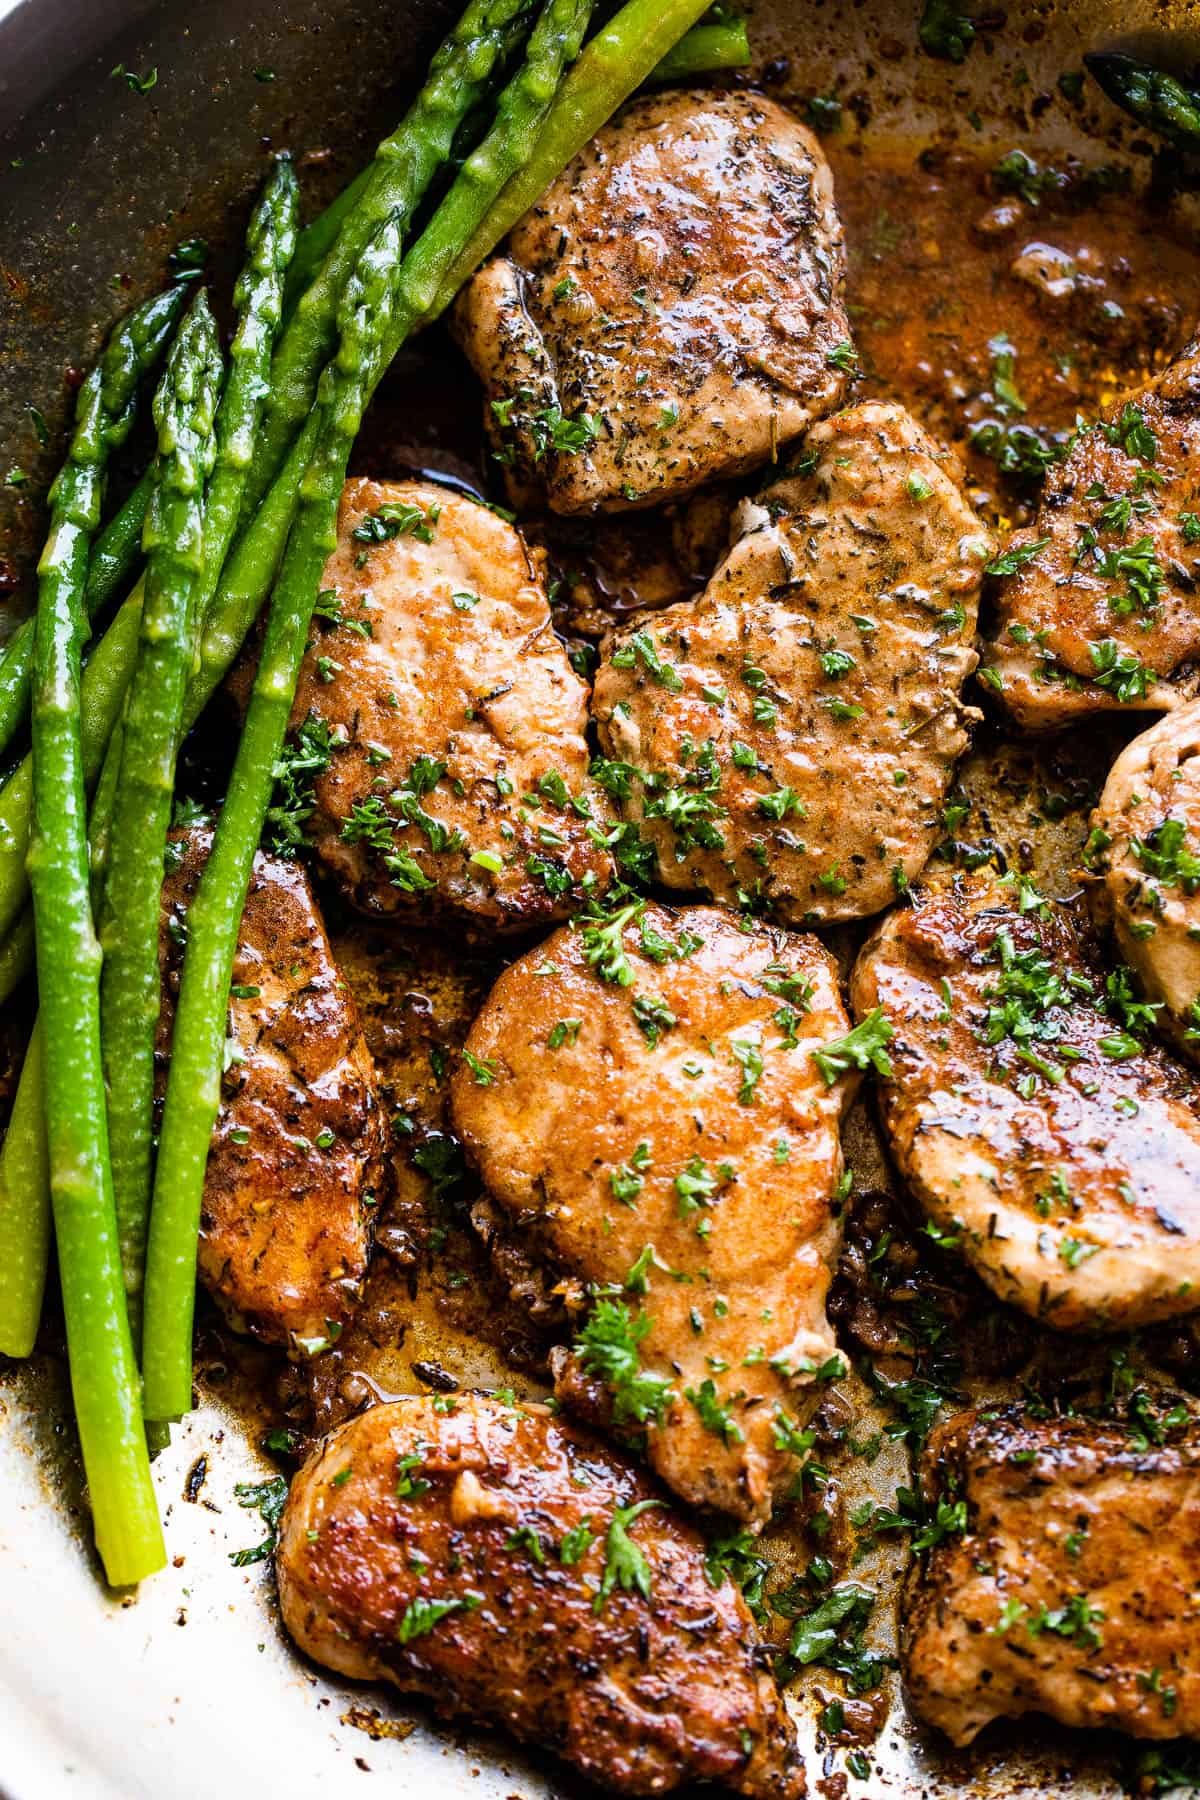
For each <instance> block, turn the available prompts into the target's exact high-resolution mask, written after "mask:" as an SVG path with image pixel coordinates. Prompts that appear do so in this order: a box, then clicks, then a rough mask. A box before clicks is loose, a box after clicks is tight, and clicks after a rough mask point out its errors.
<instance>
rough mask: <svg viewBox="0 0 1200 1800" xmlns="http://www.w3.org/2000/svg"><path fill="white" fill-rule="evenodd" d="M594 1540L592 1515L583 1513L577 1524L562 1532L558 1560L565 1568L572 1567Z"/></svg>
mask: <svg viewBox="0 0 1200 1800" xmlns="http://www.w3.org/2000/svg"><path fill="white" fill-rule="evenodd" d="M595 1541H596V1533H595V1532H594V1531H593V1530H592V1515H591V1513H585V1514H584V1516H583V1518H582V1519H580V1521H579V1523H578V1525H572V1527H571V1529H570V1531H566V1532H564V1533H563V1540H562V1543H561V1544H560V1545H559V1546H558V1560H559V1562H560V1563H562V1565H563V1567H564V1568H565V1569H573V1568H574V1567H575V1564H576V1563H580V1562H582V1561H583V1559H584V1557H585V1556H586V1555H587V1553H588V1551H589V1550H590V1549H591V1547H592V1545H593V1544H594V1543H595Z"/></svg>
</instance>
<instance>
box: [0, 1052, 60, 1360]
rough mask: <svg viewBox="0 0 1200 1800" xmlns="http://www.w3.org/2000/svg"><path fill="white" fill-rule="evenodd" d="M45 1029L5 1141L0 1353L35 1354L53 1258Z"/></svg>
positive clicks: (28, 1055) (24, 1073)
mask: <svg viewBox="0 0 1200 1800" xmlns="http://www.w3.org/2000/svg"><path fill="white" fill-rule="evenodd" d="M43 1080H44V1077H43V1056H42V1030H41V1026H40V1025H39V1024H37V1023H36V1022H35V1024H34V1027H33V1033H32V1035H31V1037H30V1039H29V1045H28V1048H27V1049H26V1051H25V1061H24V1063H23V1064H22V1067H21V1076H20V1080H19V1081H18V1083H17V1091H16V1095H15V1097H14V1099H13V1105H12V1111H11V1113H10V1114H9V1119H8V1129H7V1131H6V1132H5V1134H4V1144H3V1146H2V1147H0V1246H2V1248H3V1255H0V1355H2V1356H29V1355H30V1354H31V1352H32V1350H33V1345H34V1340H35V1338H36V1337H37V1329H38V1324H39V1322H40V1320H41V1316H42V1292H43V1289H44V1288H45V1286H46V1265H47V1263H48V1262H49V1260H50V1165H49V1159H48V1156H47V1150H46V1117H45V1109H44V1100H43Z"/></svg>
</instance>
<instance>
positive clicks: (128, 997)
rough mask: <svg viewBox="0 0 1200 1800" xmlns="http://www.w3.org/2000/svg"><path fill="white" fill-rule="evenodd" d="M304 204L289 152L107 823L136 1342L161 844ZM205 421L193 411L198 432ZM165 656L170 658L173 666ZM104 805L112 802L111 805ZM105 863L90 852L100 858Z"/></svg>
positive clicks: (112, 1098) (246, 284) (251, 233)
mask: <svg viewBox="0 0 1200 1800" xmlns="http://www.w3.org/2000/svg"><path fill="white" fill-rule="evenodd" d="M297 202H298V191H297V184H296V177H295V173H294V171H293V169H292V165H291V163H290V161H289V160H287V159H286V158H280V159H279V160H278V161H277V162H276V164H275V167H274V169H273V170H272V172H271V174H270V176H269V177H268V179H267V182H266V185H265V187H264V190H263V194H262V197H261V199H260V201H259V204H258V205H257V207H256V208H255V210H254V212H253V214H252V216H251V220H250V226H249V230H248V232H247V237H246V258H245V262H244V265H243V269H242V273H241V275H240V276H239V279H238V283H237V287H236V288H235V290H234V305H235V308H236V309H237V313H238V322H237V326H236V329H235V331H234V336H233V341H232V344H231V345H230V373H229V380H228V382H227V383H226V387H225V391H224V393H223V395H222V397H221V404H220V409H219V411H218V413H217V416H216V424H215V430H212V431H210V430H209V429H208V427H209V426H210V425H211V422H212V415H211V400H212V394H211V392H210V393H208V394H207V395H205V394H204V393H199V394H197V395H195V396H194V397H193V399H192V401H191V407H192V410H193V412H194V413H198V415H199V425H200V438H201V440H202V447H203V458H202V461H203V463H204V465H205V466H204V467H198V466H197V463H196V452H197V448H198V446H197V443H196V442H195V441H192V442H191V443H190V444H189V446H188V460H189V466H188V468H187V469H185V471H184V473H185V474H186V475H187V476H188V477H189V492H188V494H187V495H186V497H185V498H186V502H187V504H186V505H185V506H183V507H182V508H180V509H179V511H178V515H177V518H176V527H177V529H182V530H183V532H184V534H185V535H186V537H187V539H188V543H187V547H186V554H187V558H188V568H187V569H185V570H180V568H179V567H178V562H177V558H175V557H172V558H171V563H172V564H173V566H169V570H168V573H169V574H170V575H172V576H173V578H174V581H175V590H176V591H175V593H174V595H173V601H174V610H173V613H172V627H173V630H172V635H171V639H170V642H169V644H159V645H158V647H157V650H156V652H155V653H154V654H153V655H151V656H150V657H149V658H148V657H147V653H146V648H145V645H146V638H147V633H148V632H149V633H150V634H151V636H154V635H155V633H156V626H155V623H154V622H153V621H152V620H151V616H150V615H151V610H152V600H153V599H154V598H155V594H156V586H155V580H154V571H155V567H156V564H155V558H154V556H153V554H152V555H151V564H150V576H149V579H148V583H147V599H146V601H145V603H144V605H143V612H142V639H143V650H142V656H141V659H140V660H139V663H138V666H137V671H136V673H135V675H134V679H133V684H132V687H131V689H130V695H129V720H128V729H127V731H126V733H125V737H126V741H127V744H128V759H129V761H128V772H127V773H126V765H125V764H124V763H123V765H122V779H121V781H120V782H119V783H118V785H117V789H116V802H115V808H114V813H113V820H112V829H111V834H109V833H107V832H106V833H105V850H106V855H107V859H108V862H109V864H110V870H109V879H108V881H107V882H106V885H105V894H106V900H105V926H104V930H103V932H102V942H103V944H104V948H105V951H106V953H107V955H108V960H107V961H106V964H105V971H104V977H103V981H102V985H101V1001H102V1010H101V1025H102V1035H103V1039H104V1045H105V1066H106V1072H107V1076H108V1085H109V1136H110V1145H111V1151H112V1161H113V1186H114V1192H115V1196H116V1204H117V1220H118V1225H119V1228H120V1232H121V1256H122V1263H123V1266H124V1271H125V1289H126V1295H127V1298H128V1302H129V1309H130V1321H131V1324H132V1326H133V1330H134V1336H135V1338H136V1336H137V1332H138V1327H139V1322H140V1308H141V1290H142V1277H143V1270H144V1263H145V1249H146V1222H147V1217H148V1213H149V1202H150V1125H151V1112H152V1106H153V1076H154V1035H155V1027H156V1024H157V1019H158V991H159V975H158V913H159V895H160V889H161V866H162V857H161V846H162V845H163V844H164V843H165V840H166V832H167V826H168V824H169V822H170V805H171V791H172V789H173V787H174V763H175V754H176V751H177V748H178V743H179V739H180V736H181V725H182V719H183V708H184V701H185V683H186V681H187V679H188V678H189V677H190V676H191V674H192V673H193V669H192V663H193V661H194V656H193V650H194V640H195V636H196V631H197V629H198V627H199V625H200V622H201V621H202V620H203V619H204V616H205V613H206V612H207V610H208V607H209V605H210V603H211V600H212V597H213V594H214V592H215V590H216V587H217V583H218V581H219V580H220V576H221V571H222V569H223V567H224V564H225V559H226V555H227V553H228V550H229V545H230V542H231V540H232V538H233V534H234V531H235V529H236V526H237V519H238V513H239V511H240V508H241V500H242V492H243V489H244V487H245V482H246V475H247V471H248V469H249V467H250V462H251V458H252V456H253V454H254V450H255V440H256V435H257V432H258V427H259V423H260V420H261V417H262V407H263V401H264V398H265V395H266V383H267V376H268V373H269V370H270V362H271V348H272V345H273V343H274V340H275V334H276V332H277V330H278V327H279V320H280V316H281V313H282V306H283V281H284V275H285V272H286V270H287V266H288V263H289V261H290V259H291V256H292V253H293V251H294V249H295V243H296V212H297ZM205 316H206V317H207V310H206V309H205ZM189 323H190V319H189ZM178 348H179V352H180V356H181V359H182V360H184V361H185V362H186V361H187V356H186V352H185V346H184V344H183V338H182V334H181V338H180V343H179V346H178ZM204 348H205V353H206V354H207V356H208V359H209V360H208V373H209V375H210V377H211V376H214V375H215V371H216V368H217V367H218V366H219V364H218V363H217V362H214V361H213V360H212V359H213V358H214V357H218V358H219V352H218V351H217V346H216V341H215V333H214V332H213V331H212V327H211V321H209V322H208V327H207V338H206V343H205V346H204ZM197 354H199V346H198V345H193V346H192V356H191V361H192V362H193V363H194V362H195V360H196V356H197ZM164 385H165V384H164ZM176 386H178V382H176ZM210 387H211V381H210ZM206 407H207V411H206ZM195 424H196V421H195V420H193V434H192V436H193V440H194V438H195V430H194V427H195ZM177 439H178V428H177V425H176V426H174V427H173V428H172V444H173V445H174V446H175V447H174V448H173V450H172V452H171V458H172V459H173V460H172V461H170V462H169V463H168V466H167V467H166V469H165V471H164V473H165V474H166V476H167V478H168V480H170V478H171V476H172V472H174V474H175V475H176V476H178V474H179V461H180V450H179V447H178V442H177ZM208 466H211V474H212V478H211V481H210V483H209V487H208V493H207V498H206V499H205V498H204V495H203V493H202V491H201V490H202V487H203V479H202V478H203V476H204V474H206V473H207V468H208ZM197 483H199V485H197ZM162 491H163V490H162V487H161V486H160V487H159V488H157V489H156V498H157V497H158V496H159V495H161V493H162ZM202 502H203V538H202V545H203V549H202V557H201V561H200V565H199V567H198V569H197V570H196V571H195V572H194V573H193V572H190V564H191V562H192V561H193V560H194V557H195V555H196V554H198V553H199V552H200V544H201V538H200V535H199V534H200V526H201V510H200V509H201V503H202ZM179 548H180V546H179V544H178V543H177V544H176V545H175V546H174V550H175V551H176V552H177V551H178V549H179ZM164 653H165V657H164ZM164 660H165V661H166V663H167V665H168V666H167V668H164V666H163V665H164ZM143 670H144V671H145V678H144V681H143V679H142V676H143ZM147 712H148V714H149V716H148V717H147ZM147 741H149V743H150V744H151V745H152V746H154V748H155V751H156V756H157V767H156V768H153V770H152V769H151V768H150V767H148V763H149V762H150V759H149V758H148V756H147ZM110 761H111V756H110ZM102 780H103V777H102ZM148 781H149V782H150V784H151V786H150V791H148V787H147V783H148ZM97 810H99V811H100V812H101V813H103V811H104V809H103V808H102V807H100V808H98V809H97ZM96 860H97V858H96V854H95V853H94V855H93V866H95V863H96ZM114 952H115V953H114Z"/></svg>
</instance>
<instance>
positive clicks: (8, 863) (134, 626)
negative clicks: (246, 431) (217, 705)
mask: <svg viewBox="0 0 1200 1800" xmlns="http://www.w3.org/2000/svg"><path fill="white" fill-rule="evenodd" d="M141 610H142V589H141V584H140V583H139V584H138V586H137V587H136V588H135V589H134V591H133V593H132V594H131V595H130V596H129V599H128V600H126V602H125V604H124V605H123V606H122V607H121V608H120V609H119V610H118V612H117V614H116V616H115V617H114V619H113V621H112V623H111V625H110V626H109V628H108V630H107V631H106V632H105V634H104V636H103V638H102V639H101V640H100V643H99V644H98V645H97V647H96V650H95V651H94V652H93V654H92V656H91V658H90V659H89V661H88V665H87V668H86V669H85V670H84V672H83V681H82V684H81V687H80V706H79V710H80V723H81V728H82V729H81V736H82V748H83V777H84V783H85V785H86V787H87V788H88V789H89V790H90V789H91V788H92V786H93V785H94V783H95V780H96V777H97V776H98V775H99V773H100V765H101V763H102V762H103V760H104V752H105V748H106V746H107V744H108V740H109V738H110V737H111V736H112V729H113V726H114V725H115V724H116V721H117V719H118V718H119V716H120V712H121V708H122V706H123V705H124V703H125V690H126V688H127V687H128V686H129V677H130V675H131V674H132V672H133V664H134V659H135V657H136V655H137V639H138V622H139V619H140V617H141ZM32 818H33V758H32V756H27V757H25V758H24V760H23V761H22V762H21V763H19V764H18V766H17V767H16V769H14V771H13V773H12V775H11V776H10V777H9V779H8V780H7V781H6V782H5V784H4V786H3V788H0V936H3V937H7V936H8V935H9V934H10V933H11V932H13V930H14V928H15V927H16V925H17V923H18V921H19V919H20V917H21V914H22V912H23V911H24V909H25V902H26V900H27V899H28V897H29V875H28V870H27V868H26V854H27V851H28V849H29V834H30V826H31V822H32Z"/></svg>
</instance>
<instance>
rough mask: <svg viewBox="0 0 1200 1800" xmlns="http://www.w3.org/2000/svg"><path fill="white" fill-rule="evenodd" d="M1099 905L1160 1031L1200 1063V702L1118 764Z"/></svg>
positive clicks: (1094, 860) (1096, 849)
mask: <svg viewBox="0 0 1200 1800" xmlns="http://www.w3.org/2000/svg"><path fill="white" fill-rule="evenodd" d="M1092 825H1093V828H1094V829H1093V835H1092V838H1091V841H1090V852H1089V858H1088V860H1089V863H1090V864H1091V866H1092V867H1093V868H1094V869H1096V870H1098V871H1100V872H1101V873H1102V874H1103V877H1104V881H1103V885H1102V886H1101V887H1098V888H1097V889H1096V890H1095V894H1094V898H1095V903H1096V906H1097V910H1098V912H1099V913H1100V914H1101V916H1102V917H1103V918H1105V919H1106V920H1107V921H1109V922H1110V923H1111V924H1112V927H1113V933H1114V936H1115V938H1116V942H1117V948H1118V949H1119V950H1120V952H1121V955H1122V956H1123V957H1124V958H1125V961H1126V962H1127V963H1128V964H1129V965H1130V966H1131V967H1132V968H1133V969H1134V970H1135V971H1136V973H1137V975H1138V978H1139V980H1140V982H1141V985H1142V988H1143V990H1144V992H1145V995H1146V999H1147V1001H1148V1002H1149V1004H1150V1005H1152V1006H1154V1007H1156V1008H1157V1013H1156V1019H1155V1022H1156V1024H1157V1025H1158V1026H1159V1027H1160V1028H1161V1029H1162V1030H1163V1031H1165V1032H1167V1033H1168V1034H1169V1036H1170V1037H1171V1038H1172V1039H1173V1040H1174V1042H1175V1043H1176V1045H1177V1046H1178V1047H1179V1049H1180V1050H1182V1051H1183V1053H1184V1055H1185V1056H1190V1057H1192V1058H1194V1059H1197V1058H1200V701H1192V702H1191V703H1190V704H1189V705H1187V706H1181V707H1180V708H1179V709H1178V711H1176V712H1171V713H1168V714H1167V716H1166V718H1165V719H1160V720H1159V721H1158V723H1157V725H1152V726H1151V727H1150V729H1149V731H1143V732H1142V734H1141V736H1140V737H1136V738H1134V740H1133V742H1132V743H1131V744H1128V745H1127V746H1126V748H1125V749H1124V750H1123V751H1122V752H1121V754H1120V756H1118V758H1117V760H1116V762H1115V763H1114V764H1113V766H1112V769H1111V771H1110V773H1109V777H1108V780H1107V781H1106V782H1105V784H1104V792H1103V794H1102V795H1101V796H1100V804H1099V806H1098V807H1097V808H1096V811H1095V813H1094V814H1093V816H1092Z"/></svg>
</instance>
